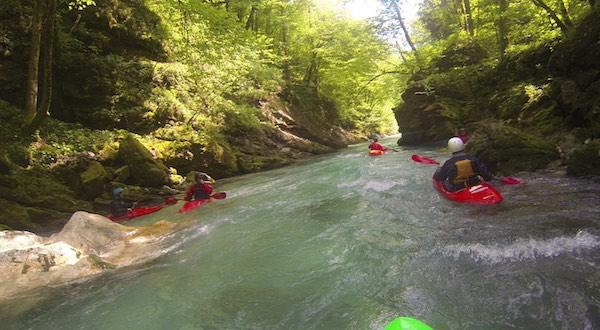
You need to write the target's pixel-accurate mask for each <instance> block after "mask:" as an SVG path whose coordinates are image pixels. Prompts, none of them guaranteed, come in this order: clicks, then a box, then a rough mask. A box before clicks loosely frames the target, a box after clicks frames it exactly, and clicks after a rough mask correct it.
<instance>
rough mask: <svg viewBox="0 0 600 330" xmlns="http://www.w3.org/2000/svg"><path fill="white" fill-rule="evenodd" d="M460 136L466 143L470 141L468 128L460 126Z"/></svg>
mask: <svg viewBox="0 0 600 330" xmlns="http://www.w3.org/2000/svg"><path fill="white" fill-rule="evenodd" d="M458 137H459V138H460V139H461V140H462V142H463V143H464V144H467V142H469V139H470V138H471V136H470V135H469V133H467V130H466V129H464V128H460V129H459V130H458Z"/></svg>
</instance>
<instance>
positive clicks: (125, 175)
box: [114, 165, 129, 182]
mask: <svg viewBox="0 0 600 330" xmlns="http://www.w3.org/2000/svg"><path fill="white" fill-rule="evenodd" d="M127 179H129V166H127V165H125V166H122V167H119V168H118V169H117V170H116V171H115V178H114V181H116V182H126V181H127Z"/></svg>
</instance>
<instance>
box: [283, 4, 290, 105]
mask: <svg viewBox="0 0 600 330" xmlns="http://www.w3.org/2000/svg"><path fill="white" fill-rule="evenodd" d="M286 5H287V1H284V5H283V6H282V7H281V17H282V19H283V20H282V23H281V49H282V51H283V80H284V82H285V88H284V96H286V97H287V95H286V94H287V93H288V91H289V88H290V86H291V84H292V72H291V71H292V70H291V68H290V51H289V47H290V41H289V27H288V24H287V10H286Z"/></svg>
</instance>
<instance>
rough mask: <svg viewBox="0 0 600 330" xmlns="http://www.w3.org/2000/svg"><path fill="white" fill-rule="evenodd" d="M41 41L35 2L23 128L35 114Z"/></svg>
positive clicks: (39, 6)
mask: <svg viewBox="0 0 600 330" xmlns="http://www.w3.org/2000/svg"><path fill="white" fill-rule="evenodd" d="M41 40H42V4H41V0H36V1H35V2H34V4H33V19H32V22H31V45H30V47H29V63H28V69H27V85H26V91H25V119H24V122H23V125H24V126H29V125H30V124H31V123H32V122H33V119H34V118H35V116H36V113H37V99H38V76H39V65H40V47H41Z"/></svg>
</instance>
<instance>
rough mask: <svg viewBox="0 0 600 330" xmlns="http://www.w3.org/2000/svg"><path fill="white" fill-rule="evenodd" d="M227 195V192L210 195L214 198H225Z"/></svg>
mask: <svg viewBox="0 0 600 330" xmlns="http://www.w3.org/2000/svg"><path fill="white" fill-rule="evenodd" d="M225 197H227V193H225V192H218V193H214V194H212V195H210V198H214V199H225Z"/></svg>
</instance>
